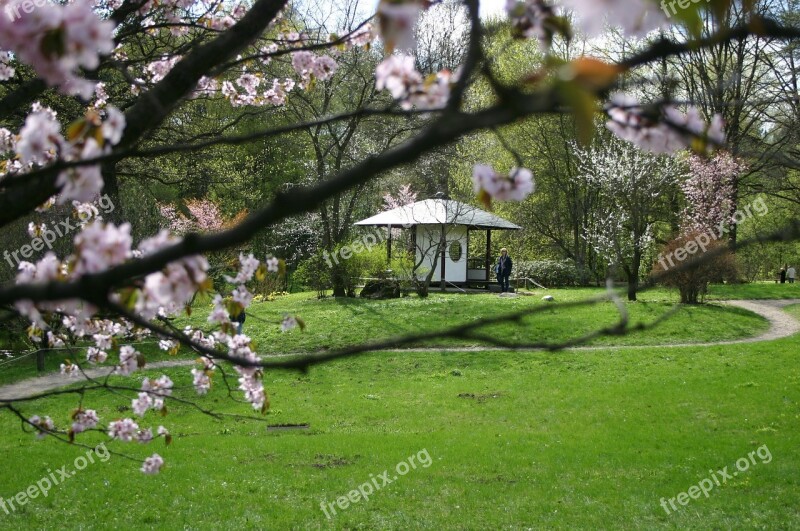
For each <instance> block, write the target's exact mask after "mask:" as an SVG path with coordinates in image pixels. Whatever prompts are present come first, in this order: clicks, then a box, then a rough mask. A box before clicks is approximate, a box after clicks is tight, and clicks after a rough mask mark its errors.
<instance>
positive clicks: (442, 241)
mask: <svg viewBox="0 0 800 531" xmlns="http://www.w3.org/2000/svg"><path fill="white" fill-rule="evenodd" d="M444 227H445V225H444V223H442V237H441V238H440V239H439V247H441V249H442V281H441V284H440V286H439V287H440V288H441V290H442V291H445V289H446V288H447V281H446V280H445V274H446V271H445V261H446V260H445V253H447V237H446V235H445V230H444Z"/></svg>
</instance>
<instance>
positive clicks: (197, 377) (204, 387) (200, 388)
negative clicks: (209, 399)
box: [192, 369, 211, 395]
mask: <svg viewBox="0 0 800 531" xmlns="http://www.w3.org/2000/svg"><path fill="white" fill-rule="evenodd" d="M192 377H193V380H192V385H194V389H195V391H197V394H198V395H204V394H206V393H208V391H209V390H210V389H211V378H209V377H208V374H207V373H206V371H205V370H204V369H192Z"/></svg>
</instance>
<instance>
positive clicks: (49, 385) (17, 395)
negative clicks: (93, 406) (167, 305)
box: [0, 299, 800, 401]
mask: <svg viewBox="0 0 800 531" xmlns="http://www.w3.org/2000/svg"><path fill="white" fill-rule="evenodd" d="M720 303H721V304H728V305H731V306H736V307H738V308H743V309H745V310H748V311H751V312H753V313H756V314H758V315H760V316H762V317H764V318H765V319H767V320H768V321H769V323H770V327H769V330H767V331H766V332H764V333H763V334H761V335H758V336H755V337H750V338H746V339H736V340H732V341H717V342H712V343H679V344H669V345H657V346H653V347H654V348H665V347H666V348H675V347H708V346H716V345H735V344H740V343H757V342H760V341H772V340H774V339H780V338H784V337H789V336H792V335H794V334H797V333H798V332H800V322H799V321H797V319H795V318H794V317H792V316H791V315H789V314H787V313H786V312H784V311H783V310H782V308H784V307H786V306H789V305H792V304H800V299H786V300H760V301H758V300H743V301H720ZM648 346H652V345H648ZM608 348H614V347H609V346H600V347H575V348H573V349H570V350H604V349H608ZM624 348H636V346H635V345H625V347H624ZM507 350H509V349H507V348H494V347H488V348H487V347H462V348H457V347H456V348H413V349H398V350H393V351H391V352H429V351H436V352H477V351H507ZM194 363H195V361H194V360H175V361H159V362H155V363H151V364H148V365H147V369H164V368H168V367H182V366H189V365H192V364H194ZM109 370H110V368H109V367H103V368H99V369H88V370H86V375H87V376H88V377H89V378H103V377H105V376H106V375H107V374H108V372H109ZM77 381H80V380H78V379H76V378H70V377H68V376H64V375H63V374H60V373H52V374H46V375H44V376H38V377H35V378H29V379H27V380H22V381H20V382H16V383H13V384H9V385H6V386H4V387H0V401H3V400H11V399H17V400H18V399H22V398H27V397H31V396H35V395H37V394H40V393H44V392H46V391H50V390H52V389H57V388H59V387H62V386H64V385H69V384H70V383H74V382H77Z"/></svg>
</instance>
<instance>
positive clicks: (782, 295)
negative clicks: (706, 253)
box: [709, 282, 800, 300]
mask: <svg viewBox="0 0 800 531" xmlns="http://www.w3.org/2000/svg"><path fill="white" fill-rule="evenodd" d="M732 299H800V283H797V282H795V283H794V284H776V283H775V282H754V283H752V284H712V285H711V287H710V289H709V300H732Z"/></svg>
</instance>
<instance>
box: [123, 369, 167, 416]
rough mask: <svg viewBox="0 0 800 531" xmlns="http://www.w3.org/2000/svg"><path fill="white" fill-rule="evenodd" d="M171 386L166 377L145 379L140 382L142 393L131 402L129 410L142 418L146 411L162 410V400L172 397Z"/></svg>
mask: <svg viewBox="0 0 800 531" xmlns="http://www.w3.org/2000/svg"><path fill="white" fill-rule="evenodd" d="M173 385H174V384H173V383H172V380H171V379H170V378H169V376H167V375H162V376H160V377H159V378H157V379H156V380H150V378H145V379H144V381H143V382H142V392H140V393H139V396H138V397H137V398H135V399H134V400H133V401H132V402H131V409H133V412H134V413H135V414H136V415H138V416H140V417H143V416H144V414H145V413H147V410H148V409H154V410H156V411H161V410H163V409H164V398H165V397H167V396H170V395H172V387H173Z"/></svg>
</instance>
